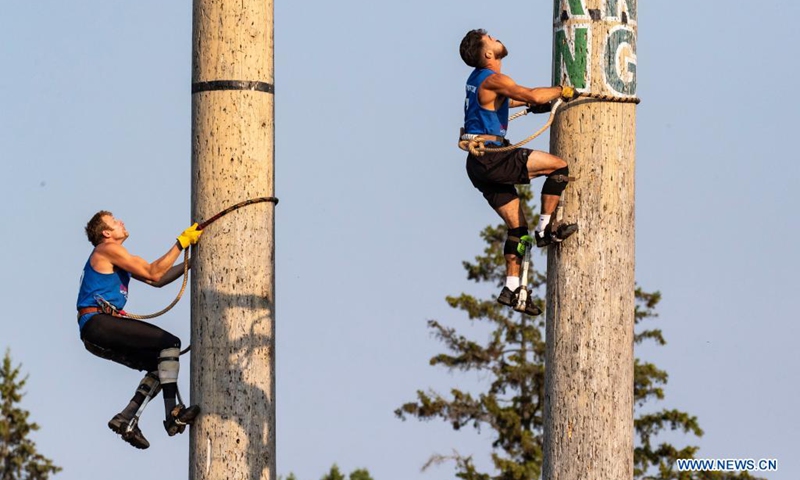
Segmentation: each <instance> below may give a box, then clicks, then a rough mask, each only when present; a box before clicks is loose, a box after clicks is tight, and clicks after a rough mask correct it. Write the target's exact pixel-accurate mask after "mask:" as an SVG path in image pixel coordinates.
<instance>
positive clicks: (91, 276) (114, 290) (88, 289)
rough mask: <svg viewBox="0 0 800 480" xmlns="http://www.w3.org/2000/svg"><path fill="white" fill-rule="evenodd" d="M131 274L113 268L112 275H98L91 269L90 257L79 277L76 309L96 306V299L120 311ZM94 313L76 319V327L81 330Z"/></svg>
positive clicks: (126, 297) (126, 294) (124, 300)
mask: <svg viewBox="0 0 800 480" xmlns="http://www.w3.org/2000/svg"><path fill="white" fill-rule="evenodd" d="M130 281H131V274H130V273H128V272H126V271H125V270H120V269H118V268H116V267H115V268H114V273H98V272H97V271H96V270H95V269H94V268H92V264H91V257H90V260H87V261H86V265H85V266H84V267H83V275H81V288H80V291H79V292H78V305H77V306H78V309H81V308H83V307H96V306H98V304H97V300H96V297H97V296H100V297H102V298H103V299H105V301H107V302H108V303H110V304H111V305H114V306H115V307H117V309H118V310H122V309H123V308H124V307H125V303H126V302H127V301H128V284H129V283H130ZM93 315H97V314H96V313H87V314H86V315H83V316H81V318H79V319H78V326H79V327H80V328H83V326H84V325H85V324H86V322H87V321H88V320H89V319H90V318H91V317H92V316H93Z"/></svg>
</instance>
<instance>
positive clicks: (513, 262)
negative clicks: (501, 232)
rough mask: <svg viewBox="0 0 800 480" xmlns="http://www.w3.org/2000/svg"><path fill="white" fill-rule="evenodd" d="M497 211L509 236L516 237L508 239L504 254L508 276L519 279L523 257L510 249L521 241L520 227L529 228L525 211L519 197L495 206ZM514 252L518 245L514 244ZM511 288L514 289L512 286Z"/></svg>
mask: <svg viewBox="0 0 800 480" xmlns="http://www.w3.org/2000/svg"><path fill="white" fill-rule="evenodd" d="M495 211H496V212H497V214H498V215H500V218H502V219H503V222H505V224H506V228H507V229H508V234H509V236H511V237H514V239H509V240H506V248H504V251H503V256H504V257H505V259H506V277H509V278H511V277H513V278H517V279H518V278H519V270H520V265H522V258H520V256H519V255H518V254H517V253H512V252H511V251H510V250H511V244H514V243H519V237H520V235H515V234H517V233H520V229H524V230H526V231H527V229H528V222H527V221H526V220H525V213H524V212H523V211H522V205H520V202H519V198H514V199H512V200H511V201H510V202H508V203H506V204H505V205H502V206H499V207H497V208H495ZM514 252H516V246H514ZM517 286H519V285H517ZM511 290H514V289H513V288H512V289H511Z"/></svg>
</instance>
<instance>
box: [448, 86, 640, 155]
mask: <svg viewBox="0 0 800 480" xmlns="http://www.w3.org/2000/svg"><path fill="white" fill-rule="evenodd" d="M575 94H576V97H575V98H574V99H572V101H575V99H577V98H581V97H584V98H592V99H595V100H600V101H603V102H617V103H634V104H638V103H639V102H641V99H639V98H637V97H616V96H614V95H606V94H601V93H591V92H577V91H576V92H575ZM563 103H564V101H563V100H562V99H560V98H559V99H558V100H556V102H555V103H554V104H553V107H552V108H551V109H550V116H549V117H548V118H547V122H546V123H545V124H544V126H542V128H540V129H539V130H537V131H535V132H534V133H533V135H531V136H529V137H528V138H526V139H524V140H522V141H521V142H518V143H515V144H513V145H506V146H504V147H487V146H486V145H485V142H484V141H481V140H476V139H474V138H473V139H469V140H461V139H459V141H458V148H460V149H461V150H464V151H467V152H469V153H471V154H473V155H475V156H476V157H480V156H482V155H483V154H484V153H485V152H495V153H499V152H510V151H511V150H514V149H516V148H519V147H521V146H522V145H525V144H526V143H528V142H530V141H531V140H533V139H534V138H536V137H538V136H539V135H541V134H542V133H544V132H545V131H546V130H547V129H548V128H550V126H551V125H552V124H553V120H554V119H555V117H556V112H557V111H558V108H559V107H560V106H561V105H563ZM528 113H530V112H529V111H528V110H527V109H525V110H523V111H521V112H517V113H515V114H514V115H512V116H510V117H509V118H508V120H509V121H511V120H515V119H517V118H519V117H522V116H525V115H527V114H528ZM478 137H480V135H478Z"/></svg>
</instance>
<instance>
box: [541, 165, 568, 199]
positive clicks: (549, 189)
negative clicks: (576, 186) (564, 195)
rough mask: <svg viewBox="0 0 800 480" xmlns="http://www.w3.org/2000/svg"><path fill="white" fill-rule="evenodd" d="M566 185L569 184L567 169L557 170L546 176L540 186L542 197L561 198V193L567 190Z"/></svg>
mask: <svg viewBox="0 0 800 480" xmlns="http://www.w3.org/2000/svg"><path fill="white" fill-rule="evenodd" d="M567 183H569V167H564V168H559V169H558V170H556V171H554V172H553V173H551V174H550V175H548V176H547V180H545V181H544V185H542V195H555V196H557V197H558V196H561V192H563V191H564V189H565V188H567Z"/></svg>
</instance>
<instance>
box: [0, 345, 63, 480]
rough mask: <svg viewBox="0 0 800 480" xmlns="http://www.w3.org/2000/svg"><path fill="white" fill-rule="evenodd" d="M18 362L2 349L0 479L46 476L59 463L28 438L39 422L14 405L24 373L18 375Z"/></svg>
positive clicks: (55, 470) (41, 478)
mask: <svg viewBox="0 0 800 480" xmlns="http://www.w3.org/2000/svg"><path fill="white" fill-rule="evenodd" d="M19 375H20V366H19V365H18V366H17V367H12V366H11V353H10V351H9V350H6V354H5V356H4V357H3V366H2V368H0V480H47V479H48V478H50V475H51V474H54V473H58V472H59V471H61V467H57V466H55V465H53V462H52V461H51V460H49V459H47V458H45V457H44V456H42V455H41V454H39V453H38V452H37V451H36V445H35V444H34V443H33V441H32V440H31V439H30V438H29V435H30V433H31V432H34V431H36V430H39V425H37V424H35V423H33V422H29V421H28V417H29V415H30V414H29V412H27V411H25V410H22V409H21V408H19V407H18V406H17V404H19V402H20V401H21V400H22V397H23V396H24V394H23V393H22V389H23V388H24V387H25V384H26V383H27V381H28V377H27V376H26V377H24V378H19Z"/></svg>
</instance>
